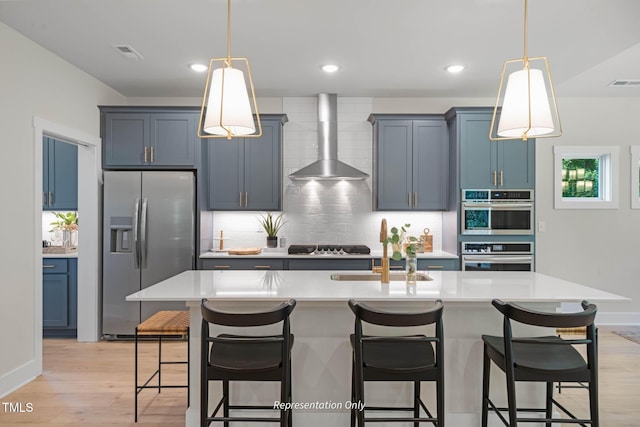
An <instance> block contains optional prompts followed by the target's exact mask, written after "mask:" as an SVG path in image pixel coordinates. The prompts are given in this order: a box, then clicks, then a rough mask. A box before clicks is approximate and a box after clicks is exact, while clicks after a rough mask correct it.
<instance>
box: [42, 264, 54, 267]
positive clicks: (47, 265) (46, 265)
mask: <svg viewBox="0 0 640 427" xmlns="http://www.w3.org/2000/svg"><path fill="white" fill-rule="evenodd" d="M42 268H56V266H55V265H49V264H45V265H43V266H42Z"/></svg>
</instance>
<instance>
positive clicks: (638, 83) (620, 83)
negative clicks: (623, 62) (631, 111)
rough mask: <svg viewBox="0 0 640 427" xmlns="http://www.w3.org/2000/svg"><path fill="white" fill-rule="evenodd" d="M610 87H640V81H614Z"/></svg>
mask: <svg viewBox="0 0 640 427" xmlns="http://www.w3.org/2000/svg"><path fill="white" fill-rule="evenodd" d="M609 86H640V80H614V81H612V82H611V83H609Z"/></svg>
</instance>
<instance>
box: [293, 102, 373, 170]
mask: <svg viewBox="0 0 640 427" xmlns="http://www.w3.org/2000/svg"><path fill="white" fill-rule="evenodd" d="M368 177H369V175H368V174H366V173H364V172H362V171H359V170H358V169H356V168H354V167H353V166H349V165H348V164H346V163H343V162H341V161H340V160H338V95H336V94H335V93H331V94H329V93H321V94H319V95H318V160H316V161H315V162H313V163H311V164H310V165H308V166H305V167H303V168H302V169H299V170H297V171H296V172H294V173H292V174H291V175H289V179H290V180H292V181H304V180H312V179H313V180H343V179H345V180H362V179H367V178H368Z"/></svg>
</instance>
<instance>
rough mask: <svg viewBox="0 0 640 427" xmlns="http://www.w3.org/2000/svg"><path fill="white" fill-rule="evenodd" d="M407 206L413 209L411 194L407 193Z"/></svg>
mask: <svg viewBox="0 0 640 427" xmlns="http://www.w3.org/2000/svg"><path fill="white" fill-rule="evenodd" d="M407 206H409V207H411V193H407Z"/></svg>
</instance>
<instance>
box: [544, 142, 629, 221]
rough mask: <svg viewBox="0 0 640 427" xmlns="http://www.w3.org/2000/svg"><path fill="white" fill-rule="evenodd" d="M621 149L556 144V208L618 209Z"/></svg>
mask: <svg viewBox="0 0 640 427" xmlns="http://www.w3.org/2000/svg"><path fill="white" fill-rule="evenodd" d="M619 151H620V148H619V147H586V146H583V147H561V146H556V147H554V151H553V152H554V174H555V180H554V187H555V188H554V194H555V208H556V209H616V208H617V207H618V157H619ZM639 208H640V205H639Z"/></svg>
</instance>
